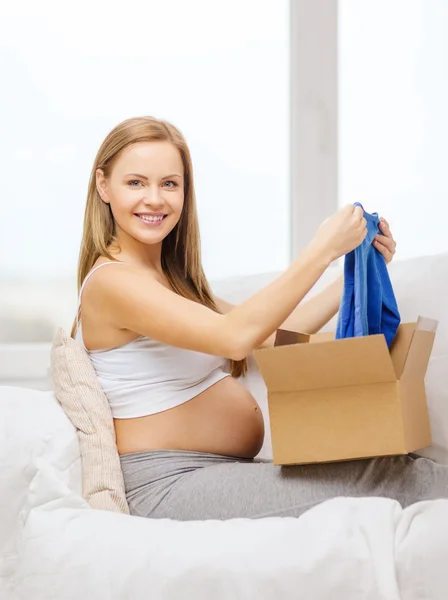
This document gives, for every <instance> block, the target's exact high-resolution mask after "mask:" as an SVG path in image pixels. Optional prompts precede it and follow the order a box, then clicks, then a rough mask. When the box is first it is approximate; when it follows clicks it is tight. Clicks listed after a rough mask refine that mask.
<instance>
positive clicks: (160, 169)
mask: <svg viewBox="0 0 448 600" xmlns="http://www.w3.org/2000/svg"><path fill="white" fill-rule="evenodd" d="M97 188H98V191H99V193H100V195H101V198H102V199H103V201H104V202H107V203H108V204H110V206H111V209H112V214H113V216H114V219H115V222H116V224H117V226H118V227H117V235H118V238H120V229H121V230H122V231H123V232H125V234H128V235H130V236H132V237H133V238H135V239H136V240H138V241H140V242H142V243H144V244H157V243H160V242H162V240H163V239H164V238H165V237H166V236H167V235H168V234H169V232H170V231H171V230H172V229H173V228H174V227H175V225H176V223H177V222H178V221H179V219H180V216H181V213H182V208H183V204H184V169H183V164H182V159H181V156H180V153H179V151H178V150H177V148H176V147H175V146H173V145H172V144H171V143H170V142H164V141H154V142H138V143H135V144H132V145H131V146H129V147H128V148H126V150H124V151H123V153H122V154H121V156H120V157H119V158H118V159H117V161H116V162H115V165H114V167H113V169H112V172H111V174H110V177H108V178H107V179H106V178H105V177H104V174H103V172H102V171H101V170H99V169H98V170H97Z"/></svg>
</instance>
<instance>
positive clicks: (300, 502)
mask: <svg viewBox="0 0 448 600" xmlns="http://www.w3.org/2000/svg"><path fill="white" fill-rule="evenodd" d="M120 459H121V467H122V470H123V475H124V482H125V488H126V497H127V500H128V503H129V508H130V511H131V514H132V515H138V516H141V517H151V518H156V519H161V518H170V519H176V520H180V521H189V520H197V519H232V518H238V517H249V518H260V517H273V516H292V517H298V516H299V515H301V514H302V513H304V512H305V511H306V510H308V509H309V508H311V507H313V506H315V505H316V504H319V503H320V502H323V501H325V500H329V499H330V498H335V497H337V496H383V497H386V498H393V499H395V500H398V502H400V504H401V505H402V506H403V507H405V506H408V505H409V504H413V503H414V502H418V501H420V500H432V499H436V498H448V466H445V465H438V464H436V463H434V462H433V461H431V460H428V459H426V458H419V457H411V456H409V455H406V456H393V457H385V458H373V459H364V460H356V461H347V462H338V463H325V464H323V463H321V464H312V465H303V466H288V467H279V466H275V465H273V464H272V462H270V461H269V462H268V461H261V460H257V459H254V460H251V459H240V458H239V459H237V458H234V457H230V456H221V455H219V454H206V453H202V452H192V451H181V450H152V451H149V452H134V453H131V454H124V455H122V456H121V457H120Z"/></svg>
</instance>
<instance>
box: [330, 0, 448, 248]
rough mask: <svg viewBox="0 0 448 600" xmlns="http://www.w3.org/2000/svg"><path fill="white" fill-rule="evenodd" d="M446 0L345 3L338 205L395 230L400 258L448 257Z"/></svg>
mask: <svg viewBox="0 0 448 600" xmlns="http://www.w3.org/2000/svg"><path fill="white" fill-rule="evenodd" d="M447 30H448V2H446V0H431V2H427V1H424V0H394V1H393V2H390V0H375V1H373V0H340V2H339V165H340V169H339V203H340V204H345V203H347V202H353V201H355V200H361V201H364V202H365V207H366V209H367V210H369V212H373V211H376V212H379V213H380V214H382V215H384V216H385V217H386V218H387V219H388V220H389V221H390V223H391V225H392V226H393V231H394V235H395V237H396V239H397V241H398V247H397V257H399V258H409V257H413V256H419V255H427V254H434V253H439V252H446V251H448V236H447V235H446V232H445V229H446V219H447V217H448V180H447V178H446V162H447V153H446V140H447V139H448V116H447V110H446V106H447V105H448V83H447V73H448V37H447V35H446V31H447Z"/></svg>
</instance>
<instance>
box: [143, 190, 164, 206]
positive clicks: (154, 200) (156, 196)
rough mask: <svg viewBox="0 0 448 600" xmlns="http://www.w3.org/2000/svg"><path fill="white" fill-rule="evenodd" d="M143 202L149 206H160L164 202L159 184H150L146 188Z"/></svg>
mask: <svg viewBox="0 0 448 600" xmlns="http://www.w3.org/2000/svg"><path fill="white" fill-rule="evenodd" d="M145 202H146V204H149V205H151V206H161V205H162V204H163V203H164V200H163V197H162V190H161V189H160V188H159V186H150V187H148V188H147V190H146V194H145Z"/></svg>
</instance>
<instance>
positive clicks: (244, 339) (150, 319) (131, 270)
mask: <svg viewBox="0 0 448 600" xmlns="http://www.w3.org/2000/svg"><path fill="white" fill-rule="evenodd" d="M366 233H367V229H366V220H365V218H364V217H363V211H362V209H361V208H360V207H356V208H355V207H353V206H352V205H348V206H346V207H344V208H343V209H341V210H339V211H338V212H337V213H336V214H335V215H333V216H332V217H330V218H329V219H327V220H326V221H325V222H324V223H323V224H322V225H321V226H320V227H319V229H318V231H317V232H316V235H315V237H314V238H313V240H312V242H311V243H310V244H309V246H308V247H307V248H306V249H305V251H304V252H303V253H302V254H301V256H299V258H297V259H296V260H295V261H294V262H293V263H292V265H291V266H290V267H289V268H288V269H287V270H286V271H285V272H284V273H282V274H281V275H280V276H279V277H277V278H276V279H275V280H274V281H272V282H271V283H270V284H268V285H267V286H266V287H264V288H263V289H262V290H260V291H259V292H257V293H256V294H254V295H253V296H251V297H250V298H249V299H247V300H246V301H245V302H243V303H241V304H239V305H238V306H235V307H233V308H232V309H231V310H230V311H229V312H228V313H226V314H224V315H222V314H219V313H216V312H215V311H213V310H211V309H209V308H208V307H206V306H204V305H202V304H200V303H199V302H194V301H192V300H188V299H186V298H184V297H182V296H180V295H179V294H176V293H175V292H174V291H171V290H170V289H167V287H165V286H164V285H162V284H161V283H160V282H159V281H157V279H156V278H155V277H154V276H153V275H151V274H149V273H148V271H147V270H146V269H142V268H141V267H139V266H137V265H122V266H120V268H119V269H115V270H114V272H113V273H111V271H112V269H109V270H107V269H100V270H99V271H97V273H95V275H94V277H92V278H91V279H90V280H89V282H88V283H87V286H86V287H87V290H85V292H84V293H88V288H89V286H90V287H91V286H92V285H94V286H95V288H96V290H95V294H93V293H92V296H91V302H90V304H89V310H90V311H92V315H96V316H98V314H100V315H101V320H102V322H103V323H105V324H108V325H109V326H110V327H113V328H119V329H127V330H129V331H133V332H135V333H139V334H141V335H143V336H145V337H148V338H151V339H155V340H158V341H160V342H163V343H165V344H169V345H171V346H176V347H178V348H185V349H189V350H196V351H197V352H203V353H205V354H214V355H216V356H223V357H225V358H231V359H234V360H241V359H243V358H245V357H246V356H247V355H249V354H250V353H251V352H252V351H253V350H254V349H255V348H258V347H259V346H260V345H261V344H262V343H263V342H264V340H266V339H267V338H268V337H269V336H270V335H271V334H272V333H274V332H275V331H276V330H277V329H278V328H279V327H280V325H281V324H282V323H283V322H284V321H285V320H286V318H287V317H288V316H289V315H290V314H291V313H292V311H293V310H294V309H295V308H296V306H297V305H298V304H299V302H300V301H301V300H302V299H303V298H304V297H305V296H306V294H307V293H308V292H309V290H310V289H311V288H312V287H313V285H314V284H315V283H316V281H317V280H318V279H319V278H320V276H321V275H322V273H323V272H324V271H325V269H326V268H327V267H328V266H329V265H330V263H332V262H333V260H335V259H336V258H338V257H339V256H342V255H343V254H346V253H347V252H350V251H351V250H352V249H353V248H356V247H357V246H358V245H359V244H361V243H362V241H363V239H364V238H365V236H366ZM92 280H93V282H92Z"/></svg>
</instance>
